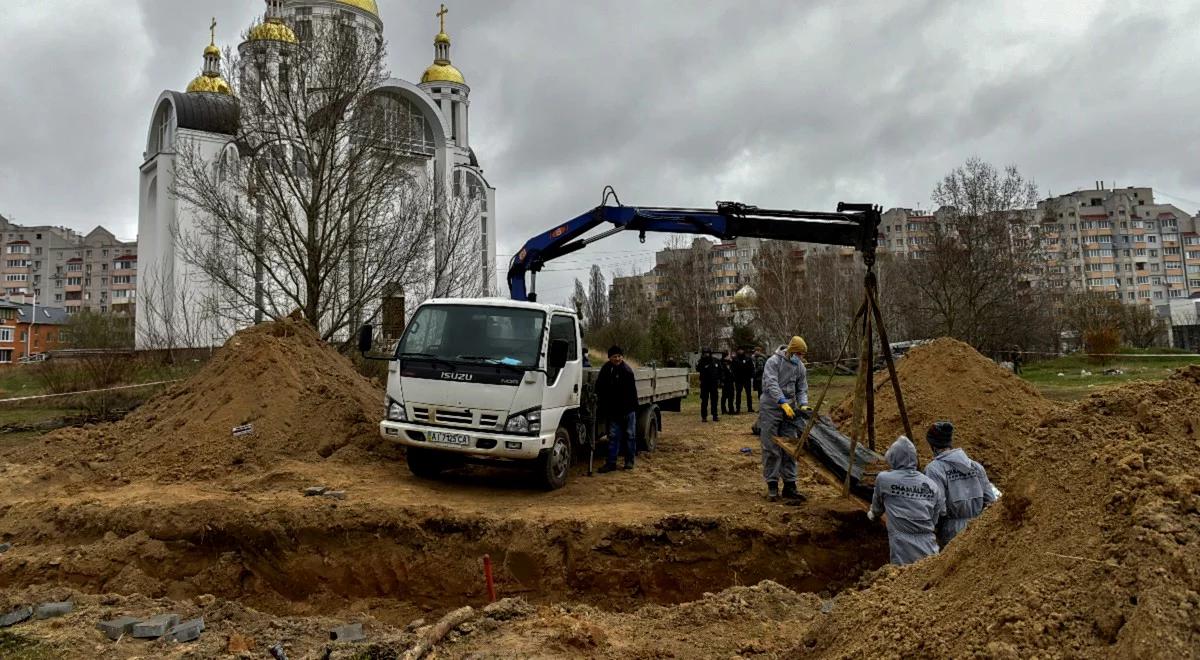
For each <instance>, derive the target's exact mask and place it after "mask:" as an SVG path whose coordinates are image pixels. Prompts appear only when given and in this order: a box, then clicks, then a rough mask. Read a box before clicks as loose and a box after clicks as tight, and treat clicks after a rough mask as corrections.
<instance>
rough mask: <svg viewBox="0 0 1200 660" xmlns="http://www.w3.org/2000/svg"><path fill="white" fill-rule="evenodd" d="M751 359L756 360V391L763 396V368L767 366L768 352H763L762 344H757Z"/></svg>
mask: <svg viewBox="0 0 1200 660" xmlns="http://www.w3.org/2000/svg"><path fill="white" fill-rule="evenodd" d="M750 359H751V360H753V361H754V391H755V392H757V393H758V395H759V396H762V377H763V368H764V367H766V366H767V354H766V353H764V352H763V347H762V346H756V347H755V348H754V355H753V356H751V358H750Z"/></svg>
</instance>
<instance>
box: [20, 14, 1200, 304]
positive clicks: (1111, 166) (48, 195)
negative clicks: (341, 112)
mask: <svg viewBox="0 0 1200 660" xmlns="http://www.w3.org/2000/svg"><path fill="white" fill-rule="evenodd" d="M380 5H381V11H382V14H383V19H384V22H385V24H386V26H387V37H388V40H389V43H390V49H391V54H390V65H391V67H392V70H393V73H394V74H395V75H397V76H399V77H403V78H408V79H410V80H411V79H415V78H417V77H418V76H419V75H420V72H421V71H422V70H423V69H424V67H425V66H426V65H427V64H428V63H429V60H430V59H431V57H432V44H431V41H432V36H433V33H434V31H435V29H436V21H435V19H434V17H433V12H434V11H435V10H436V5H437V3H435V2H420V3H413V2H401V1H400V0H380ZM1043 5H1051V6H1049V7H1046V6H1043ZM260 10H261V5H260V3H258V2H256V1H254V0H211V1H210V2H203V3H199V2H193V1H191V0H188V1H183V0H142V1H141V2H137V3H133V2H123V3H114V2H100V1H98V0H96V1H92V2H87V1H84V0H80V1H78V2H74V3H69V4H66V5H65V6H64V4H62V3H59V4H55V5H53V6H51V5H47V4H46V3H44V2H39V1H37V0H15V1H14V0H5V2H4V7H3V9H2V10H0V12H3V16H0V61H4V62H5V63H6V69H7V75H6V76H4V77H3V78H2V79H0V99H2V102H0V126H3V127H4V129H3V131H0V213H12V214H13V215H15V216H16V217H17V218H18V219H19V220H20V221H23V222H29V223H34V222H37V223H53V224H66V225H70V226H75V227H78V228H82V229H86V228H90V227H91V226H93V225H95V224H99V223H102V224H106V225H108V226H110V227H112V228H114V229H115V230H116V231H117V232H118V233H120V234H122V235H125V236H131V235H132V234H133V232H134V231H135V230H136V213H137V201H136V185H137V184H136V182H137V178H136V168H137V166H138V164H139V163H140V160H141V152H142V149H143V146H144V145H143V142H144V139H145V132H146V128H147V122H148V121H149V114H150V110H151V106H152V104H153V101H154V99H155V98H156V97H157V96H158V94H159V93H160V92H161V91H162V90H163V89H165V88H173V89H180V88H182V87H183V86H185V85H186V84H187V81H188V80H189V79H190V78H191V77H192V76H194V75H195V74H196V73H197V71H198V69H199V66H200V56H199V54H200V50H201V48H202V47H203V46H204V45H205V43H206V37H207V20H208V17H209V16H211V15H213V14H215V15H217V17H218V20H219V21H220V22H221V27H220V28H219V38H220V40H221V41H222V42H223V43H224V44H233V43H236V42H237V41H238V34H239V33H240V32H241V30H242V29H244V28H245V26H246V25H248V24H249V22H250V21H251V20H252V18H253V17H254V15H255V14H256V13H257V12H259V11H260ZM450 10H451V13H450V15H449V17H448V26H447V27H448V29H449V31H450V33H451V36H452V37H453V39H454V51H453V56H454V61H455V64H456V65H458V66H459V67H460V68H461V69H462V70H463V72H464V74H465V75H466V77H467V81H468V83H469V84H470V85H471V87H472V106H471V112H472V121H471V126H472V140H473V142H474V145H475V147H476V151H477V152H478V153H479V156H480V158H481V160H482V164H483V165H484V167H485V169H486V173H487V175H488V177H489V179H490V180H491V181H492V183H493V184H494V185H496V186H497V188H498V189H499V190H498V199H497V202H498V214H499V215H498V217H499V222H500V230H501V236H500V252H502V253H511V252H514V251H515V250H516V248H517V247H519V245H520V244H521V243H522V242H523V241H524V240H525V239H526V238H528V237H529V236H531V235H533V234H535V233H537V232H540V231H542V230H544V229H546V228H548V227H550V226H551V225H553V224H555V223H557V222H559V221H561V220H563V219H565V218H567V217H571V216H574V215H576V214H578V213H580V212H582V211H583V210H585V209H586V208H588V207H590V206H592V205H594V204H596V203H597V202H598V201H599V195H600V190H601V188H602V187H603V186H604V185H606V184H612V185H614V186H616V187H617V190H618V191H619V192H620V194H621V197H622V199H623V200H624V201H625V202H626V203H640V204H654V205H703V206H708V205H711V204H712V203H713V202H714V201H716V200H717V199H736V200H739V201H746V202H750V203H756V204H760V205H764V206H786V207H791V208H801V207H803V208H811V209H826V208H830V207H832V206H833V205H834V204H836V203H837V202H838V201H839V200H843V199H844V200H856V201H872V202H876V203H880V204H883V205H885V206H917V205H928V203H929V201H928V200H929V191H930V189H931V188H932V185H933V184H934V182H935V181H936V180H937V179H938V178H939V177H940V176H941V175H942V174H944V173H945V172H946V171H948V170H949V169H950V168H951V167H954V166H955V165H957V164H959V163H961V162H962V161H963V160H965V159H966V158H967V157H969V156H972V155H979V156H981V157H982V158H984V159H987V160H990V161H994V162H997V163H1014V164H1017V165H1018V166H1019V167H1021V169H1022V170H1023V171H1024V172H1026V173H1027V174H1028V175H1030V176H1032V177H1033V178H1035V179H1036V180H1037V181H1038V183H1039V185H1040V186H1041V189H1042V192H1043V193H1045V192H1047V191H1050V192H1054V193H1056V194H1057V193H1063V192H1067V191H1069V190H1072V189H1076V188H1080V187H1087V186H1090V185H1091V182H1092V181H1094V180H1096V179H1105V180H1108V181H1113V180H1115V181H1117V183H1118V184H1119V185H1152V186H1154V187H1155V188H1156V190H1158V191H1160V192H1162V193H1165V194H1164V195H1163V196H1162V199H1163V200H1164V201H1171V202H1174V203H1177V204H1179V205H1180V206H1182V207H1183V208H1185V209H1187V210H1188V211H1195V210H1196V208H1197V207H1198V206H1200V204H1197V203H1194V202H1187V201H1185V200H1200V163H1198V162H1197V159H1196V158H1195V148H1194V145H1195V144H1197V142H1198V141H1200V140H1198V139H1200V124H1197V122H1196V121H1195V120H1194V115H1195V107H1196V106H1197V101H1198V95H1200V94H1198V93H1197V92H1196V91H1195V82H1194V81H1195V69H1194V62H1195V61H1197V59H1198V58H1197V55H1200V52H1198V51H1200V46H1198V45H1197V42H1196V40H1195V34H1197V32H1198V30H1197V28H1200V6H1197V5H1196V4H1195V3H1191V2H1186V1H1178V2H1171V3H1156V4H1155V5H1154V6H1153V7H1150V8H1139V7H1137V6H1135V5H1134V4H1133V3H1128V2H1122V1H1118V0H1110V1H1109V2H1099V3H1097V2H1085V1H1083V0H1079V1H1076V2H1057V3H1043V2H1038V1H1036V0H1023V1H1021V2H1006V3H998V4H997V5H996V6H994V7H986V8H985V7H983V6H981V4H980V3H954V2H947V1H942V0H923V1H912V2H902V3H867V2H833V1H828V2H812V3H792V2H767V1H765V0H749V1H748V0H740V1H737V0H693V1H691V2H669V3H668V2H662V1H660V0H643V1H634V0H623V1H620V2H617V1H615V0H613V1H610V2H603V3H575V2H570V3H569V2H561V1H552V0H536V1H535V0H509V1H503V2H498V1H496V0H455V2H453V3H450ZM1166 194H1170V195H1172V196H1175V195H1178V196H1181V197H1180V198H1175V197H1167V196H1166ZM661 242H662V240H661V239H658V238H655V239H652V240H651V241H650V242H648V244H647V245H645V246H642V245H639V244H638V243H637V240H636V239H635V238H634V237H620V238H614V239H610V241H609V242H607V243H604V244H598V245H597V246H595V248H594V249H593V250H591V251H587V252H583V253H579V254H577V255H572V257H570V258H568V259H566V260H564V261H563V262H562V263H558V264H555V265H554V266H553V267H552V269H553V270H555V271H557V272H553V273H547V274H546V275H545V276H544V277H543V278H541V283H542V287H541V288H542V290H543V291H544V292H545V293H546V296H545V298H546V299H554V300H557V299H563V298H565V297H566V295H567V294H568V293H569V285H570V281H571V278H572V277H574V276H576V275H580V276H582V275H584V269H586V267H587V266H588V265H589V264H590V263H592V262H595V263H599V264H601V265H602V266H603V267H604V268H605V269H606V270H608V271H619V270H624V271H629V270H632V269H634V268H636V267H644V266H646V265H648V264H649V263H651V262H652V251H653V248H655V247H657V246H658V245H660V244H661ZM502 258H503V257H502ZM575 269H578V270H575Z"/></svg>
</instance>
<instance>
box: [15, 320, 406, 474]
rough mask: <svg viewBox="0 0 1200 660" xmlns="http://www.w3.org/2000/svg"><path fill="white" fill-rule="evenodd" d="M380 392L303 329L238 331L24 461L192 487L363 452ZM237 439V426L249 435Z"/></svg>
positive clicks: (294, 324) (278, 325)
mask: <svg viewBox="0 0 1200 660" xmlns="http://www.w3.org/2000/svg"><path fill="white" fill-rule="evenodd" d="M382 411H383V392H382V391H381V389H380V388H379V387H378V386H376V385H374V384H372V382H371V381H369V380H367V379H366V378H364V377H362V376H360V375H359V374H358V373H357V372H356V371H355V369H354V366H353V365H352V364H351V362H350V360H348V359H347V358H346V357H344V356H342V355H339V354H338V353H337V352H336V351H335V350H334V349H333V348H332V347H330V346H329V345H328V344H327V343H325V342H323V341H321V339H320V337H319V336H318V335H317V333H316V332H315V331H314V330H313V329H312V328H311V327H310V326H308V325H307V324H305V323H303V322H301V321H294V320H291V319H285V320H282V321H276V322H272V323H266V324H262V325H258V326H255V327H252V328H248V329H246V330H243V331H241V332H239V333H237V334H236V335H234V336H233V337H232V338H230V339H229V341H228V342H226V344H225V346H224V347H223V348H222V349H221V350H220V352H218V354H217V355H216V356H215V357H214V358H213V359H212V360H211V361H210V362H209V363H208V364H206V365H205V366H204V368H203V369H202V370H201V371H200V372H199V373H197V374H196V375H195V376H193V377H191V378H189V379H188V380H186V381H185V382H182V383H178V384H176V385H174V386H172V387H171V388H170V389H167V390H166V391H164V392H163V393H161V394H159V395H158V396H155V397H154V398H152V399H151V400H150V401H148V402H147V403H145V404H144V405H142V406H141V407H140V408H138V409H137V410H136V411H134V412H133V413H132V414H130V415H129V416H128V417H126V418H125V419H123V420H122V421H120V422H117V423H114V424H106V425H100V426H97V427H94V428H85V429H67V430H64V431H60V432H57V433H53V434H50V435H49V436H47V437H46V438H45V439H44V440H43V441H42V442H40V443H38V444H35V445H33V446H32V447H30V448H29V449H28V451H27V454H34V455H33V456H27V458H34V459H40V460H41V461H43V462H51V463H53V464H55V465H57V466H58V467H61V468H67V469H72V468H82V469H86V470H89V471H92V472H95V473H97V474H98V475H119V476H120V477H122V478H128V477H139V476H153V477H156V478H158V479H159V480H164V481H174V480H195V479H205V478H212V477H215V476H220V475H222V474H225V473H230V472H246V471H249V470H255V471H257V470H262V469H264V468H267V467H270V466H271V465H272V464H273V463H275V462H278V461H280V460H281V459H294V460H301V461H308V460H311V461H319V460H322V459H323V458H327V457H329V456H331V455H332V454H334V452H337V451H338V450H341V449H342V448H343V447H346V446H347V445H351V444H353V443H359V444H361V445H363V446H370V445H371V444H372V443H374V439H375V437H376V435H377V431H376V428H375V424H376V423H378V421H379V418H380V416H381V415H382ZM247 426H249V427H250V428H248V429H246V431H247V432H246V433H245V434H244V435H242V434H238V435H235V434H234V429H235V427H247Z"/></svg>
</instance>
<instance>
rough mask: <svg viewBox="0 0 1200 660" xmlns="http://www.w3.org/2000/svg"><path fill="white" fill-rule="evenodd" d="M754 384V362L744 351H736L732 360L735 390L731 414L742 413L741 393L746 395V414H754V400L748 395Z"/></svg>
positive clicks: (742, 349) (740, 349)
mask: <svg viewBox="0 0 1200 660" xmlns="http://www.w3.org/2000/svg"><path fill="white" fill-rule="evenodd" d="M753 382H754V360H751V359H750V356H749V355H746V349H744V348H739V349H737V355H736V356H735V357H734V358H733V384H734V387H735V388H736V390H735V392H734V394H733V412H734V414H735V415H736V414H739V413H741V412H742V393H743V392H745V394H746V412H754V399H753V398H752V397H751V395H750V387H751V385H752V384H753Z"/></svg>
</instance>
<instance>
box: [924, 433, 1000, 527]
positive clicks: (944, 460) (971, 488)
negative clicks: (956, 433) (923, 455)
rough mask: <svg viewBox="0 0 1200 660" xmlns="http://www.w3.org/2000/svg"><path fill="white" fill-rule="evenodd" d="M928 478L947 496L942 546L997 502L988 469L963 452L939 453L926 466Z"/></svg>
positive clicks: (942, 523) (957, 450) (942, 524)
mask: <svg viewBox="0 0 1200 660" xmlns="http://www.w3.org/2000/svg"><path fill="white" fill-rule="evenodd" d="M925 476H927V477H929V478H930V479H932V480H933V481H934V482H935V483H937V485H938V487H940V488H941V489H942V492H943V493H945V494H946V517H947V520H943V521H942V522H941V523H940V524H939V525H938V542H939V543H941V544H942V545H943V546H945V545H946V544H947V543H949V542H950V539H953V538H954V537H955V535H957V534H958V532H960V531H962V529H963V528H964V527H966V523H967V521H969V520H971V519H972V518H975V517H976V516H978V515H979V514H981V513H983V510H984V508H986V507H987V506H989V505H991V504H992V503H993V502H995V501H996V495H995V493H994V492H993V490H992V483H991V482H990V481H988V476H987V470H985V469H983V466H982V465H980V464H979V463H976V462H975V461H973V460H971V459H970V458H969V457H968V456H967V453H966V452H965V451H963V450H962V449H952V450H950V451H946V452H942V453H941V454H938V455H937V456H936V457H935V458H934V459H933V461H931V462H930V463H929V465H926V466H925Z"/></svg>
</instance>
